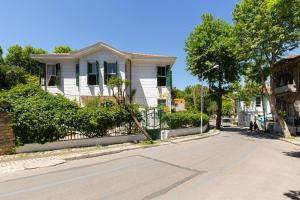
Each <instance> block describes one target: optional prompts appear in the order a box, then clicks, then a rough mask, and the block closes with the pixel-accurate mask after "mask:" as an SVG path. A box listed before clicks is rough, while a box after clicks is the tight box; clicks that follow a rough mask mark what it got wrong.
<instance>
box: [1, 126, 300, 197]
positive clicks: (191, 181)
mask: <svg viewBox="0 0 300 200" xmlns="http://www.w3.org/2000/svg"><path fill="white" fill-rule="evenodd" d="M0 199H1V200H8V199H22V200H27V199H28V200H37V199H39V200H42V199H55V200H57V199H60V200H64V199H89V200H90V199H91V200H93V199H105V200H106V199H120V200H125V199H130V200H133V199H172V200H173V199H178V200H181V199H201V200H208V199H209V200H217V199H220V200H248V199H249V200H257V199H258V200H268V199H270V200H277V199H278V200H281V199H300V146H296V145H293V144H289V143H286V142H283V141H279V140H275V139H268V138H263V137H260V136H259V135H258V134H254V133H249V132H246V131H242V130H240V129H238V128H224V130H223V131H222V132H221V134H219V135H217V136H214V137H210V138H205V139H200V140H193V141H188V142H182V143H173V144H171V145H165V146H159V147H153V148H146V149H137V150H132V151H125V152H122V153H117V154H112V155H106V156H101V157H94V158H88V159H81V160H74V161H69V162H67V163H65V164H62V165H57V166H54V167H48V168H40V169H34V170H26V171H19V172H16V173H13V174H10V175H6V176H2V177H0Z"/></svg>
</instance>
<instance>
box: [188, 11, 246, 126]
mask: <svg viewBox="0 0 300 200" xmlns="http://www.w3.org/2000/svg"><path fill="white" fill-rule="evenodd" d="M234 48H235V44H234V38H233V29H232V27H231V26H230V25H229V24H228V23H226V22H225V21H223V20H220V19H214V17H213V16H212V15H211V14H204V15H202V22H201V24H199V25H196V26H195V28H194V30H193V32H192V33H191V34H190V35H189V37H188V39H187V40H186V43H185V51H186V53H187V57H186V62H187V70H188V71H190V72H191V73H192V74H193V75H195V76H197V77H199V78H201V79H207V80H208V82H209V85H210V88H211V89H212V91H215V92H212V93H210V96H211V98H212V99H214V100H216V102H217V106H218V111H217V123H216V126H217V128H219V129H220V127H221V116H222V95H223V94H224V93H226V91H227V89H228V88H227V86H228V84H229V83H232V82H235V81H237V80H239V75H240V73H241V71H242V70H241V65H240V62H239V59H238V56H237V55H236V53H235V49H234ZM215 65H219V67H218V68H217V69H212V68H213V67H214V66H215ZM204 72H205V73H204ZM202 76H203V77H202Z"/></svg>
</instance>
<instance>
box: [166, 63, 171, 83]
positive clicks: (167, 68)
mask: <svg viewBox="0 0 300 200" xmlns="http://www.w3.org/2000/svg"><path fill="white" fill-rule="evenodd" d="M166 70H167V72H166V79H167V80H166V86H168V87H171V88H172V71H171V69H170V65H167V66H166Z"/></svg>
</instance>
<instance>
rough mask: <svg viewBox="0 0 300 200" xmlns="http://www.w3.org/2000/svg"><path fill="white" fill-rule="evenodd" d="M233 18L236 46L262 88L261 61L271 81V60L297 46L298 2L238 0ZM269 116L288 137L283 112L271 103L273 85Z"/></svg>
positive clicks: (299, 25)
mask: <svg viewBox="0 0 300 200" xmlns="http://www.w3.org/2000/svg"><path fill="white" fill-rule="evenodd" d="M233 18H234V21H235V26H234V30H235V36H236V50H237V52H238V53H239V55H240V57H241V58H243V59H244V60H245V61H251V62H253V61H254V62H255V63H256V65H255V66H256V67H257V69H258V70H259V74H260V79H261V82H262V83H264V85H263V86H264V89H265V90H266V91H268V90H267V89H266V84H265V82H266V79H265V77H264V73H263V66H264V65H263V61H264V60H266V61H267V66H266V67H267V70H268V74H269V76H270V79H271V82H272V79H273V74H272V71H273V68H274V65H275V63H276V62H277V61H278V60H279V59H281V58H282V57H283V56H284V55H285V53H286V52H288V51H290V50H293V49H295V48H297V47H298V46H299V42H300V35H299V31H300V2H299V1H295V0H242V1H241V3H240V4H237V5H236V7H235V9H234V12H233ZM268 96H269V102H270V107H271V110H272V114H273V116H275V117H276V118H277V119H278V122H279V123H280V125H281V127H282V131H283V135H284V137H286V138H289V137H291V134H290V132H289V130H288V127H287V124H286V122H285V120H284V118H283V116H281V115H279V114H278V110H277V109H276V105H275V102H276V101H275V93H274V87H273V86H272V85H271V90H270V92H268Z"/></svg>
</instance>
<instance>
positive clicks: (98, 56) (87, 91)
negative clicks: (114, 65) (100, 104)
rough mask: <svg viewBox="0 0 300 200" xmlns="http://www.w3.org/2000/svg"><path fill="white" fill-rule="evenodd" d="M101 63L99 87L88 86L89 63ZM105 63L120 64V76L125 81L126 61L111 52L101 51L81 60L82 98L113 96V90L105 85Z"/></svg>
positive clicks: (80, 84)
mask: <svg viewBox="0 0 300 200" xmlns="http://www.w3.org/2000/svg"><path fill="white" fill-rule="evenodd" d="M95 61H98V62H99V68H100V70H99V85H93V86H91V85H88V84H87V62H95ZM104 61H106V62H116V61H117V62H118V70H119V75H120V76H121V77H122V79H125V59H124V58H121V57H118V56H117V55H116V54H113V53H112V52H109V51H107V50H106V51H105V50H102V51H99V52H97V53H94V54H91V55H88V56H86V57H83V58H81V59H80V62H79V65H80V70H79V72H80V73H79V74H80V81H79V82H80V83H79V87H80V95H81V96H98V95H100V96H111V90H110V89H109V87H108V86H107V85H105V84H104Z"/></svg>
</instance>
